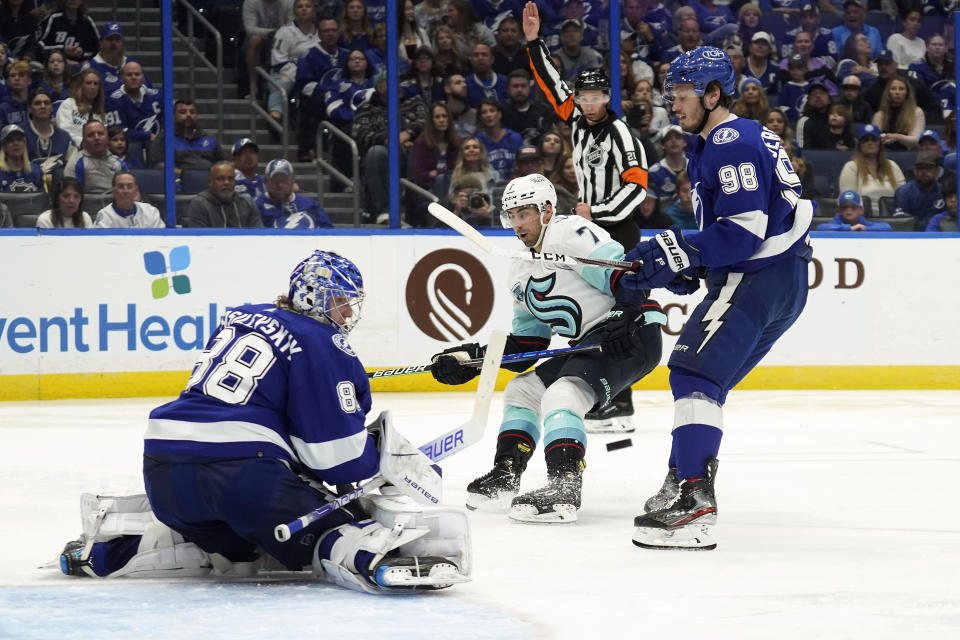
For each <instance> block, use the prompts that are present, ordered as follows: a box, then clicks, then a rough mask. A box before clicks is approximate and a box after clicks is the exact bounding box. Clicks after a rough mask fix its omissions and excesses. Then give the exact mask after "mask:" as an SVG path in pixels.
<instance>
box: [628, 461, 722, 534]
mask: <svg viewBox="0 0 960 640" xmlns="http://www.w3.org/2000/svg"><path fill="white" fill-rule="evenodd" d="M716 476H717V461H716V460H715V459H714V460H711V461H710V462H708V463H707V474H706V477H704V478H690V479H688V480H683V481H682V482H680V485H679V486H680V495H679V497H678V498H677V499H676V500H675V501H674V502H673V503H672V504H671V505H670V506H668V507H665V508H663V509H660V510H659V511H652V512H650V513H647V514H644V515H641V516H637V517H636V518H634V520H633V526H634V527H636V528H635V529H634V533H633V544H635V545H637V546H638V547H642V548H644V549H692V550H704V551H706V550H710V549H716V547H717V543H716V542H715V541H714V539H713V536H712V529H713V526H714V525H715V524H716V523H717V498H716V495H715V494H714V489H713V484H714V481H715V479H716ZM658 495H659V494H658ZM654 498H656V496H654Z"/></svg>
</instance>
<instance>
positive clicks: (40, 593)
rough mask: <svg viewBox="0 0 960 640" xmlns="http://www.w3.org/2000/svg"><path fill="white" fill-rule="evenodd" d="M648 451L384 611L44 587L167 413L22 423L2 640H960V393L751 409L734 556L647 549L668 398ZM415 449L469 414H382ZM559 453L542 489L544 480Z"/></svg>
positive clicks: (20, 410) (453, 499)
mask: <svg viewBox="0 0 960 640" xmlns="http://www.w3.org/2000/svg"><path fill="white" fill-rule="evenodd" d="M634 399H635V404H636V406H637V422H638V424H640V425H641V426H640V428H639V429H638V431H637V433H635V434H632V440H633V446H632V447H629V448H625V449H620V450H616V451H613V452H607V451H606V448H605V447H604V446H603V444H604V443H605V442H607V441H609V440H617V439H622V438H623V437H624V436H622V435H611V436H594V437H592V438H591V442H590V443H589V445H588V451H587V465H588V468H587V471H586V474H585V476H584V496H583V503H584V506H583V508H582V509H581V512H580V521H579V522H578V523H576V524H574V525H564V526H537V525H522V524H514V523H511V522H509V521H508V520H507V518H506V516H505V515H499V514H489V513H471V515H470V518H471V521H472V524H473V540H474V560H475V565H476V570H475V573H474V581H473V582H472V583H469V584H466V585H459V586H456V587H453V588H451V589H448V590H445V591H442V592H436V593H428V594H423V595H418V596H395V597H375V596H366V595H362V594H357V593H352V592H348V591H345V590H342V589H339V588H337V587H333V586H328V585H322V584H316V583H313V582H311V581H310V580H307V579H304V578H303V577H302V576H296V575H295V574H286V575H281V576H279V577H277V578H276V579H272V580H261V581H259V582H257V581H251V580H247V581H233V582H229V581H205V580H189V581H184V582H182V583H171V582H167V583H163V582H159V581H134V580H126V581H125V580H122V579H121V580H115V581H109V580H100V581H94V580H84V579H79V578H67V577H66V576H62V575H61V574H60V573H59V572H58V571H49V570H48V571H42V570H38V569H37V568H36V567H37V565H38V564H41V563H43V562H45V561H49V560H52V559H53V558H54V557H56V555H57V554H58V552H59V551H60V549H61V548H62V546H63V543H64V542H66V541H67V540H69V539H71V538H74V537H76V535H77V534H78V533H79V532H80V522H79V496H80V493H81V492H83V491H93V492H100V493H120V492H139V491H142V486H143V485H142V480H141V477H140V457H139V453H140V447H141V443H140V440H141V437H142V434H143V431H144V427H145V416H146V413H147V412H148V411H149V409H150V408H151V407H153V406H154V405H156V404H159V402H160V401H158V400H111V401H49V402H42V403H32V402H30V403H28V402H23V403H19V402H15V403H0V487H2V491H0V638H18V639H19V638H96V639H101V638H135V639H141V638H207V639H212V638H230V639H244V638H262V637H271V636H272V637H293V636H296V637H301V636H302V637H307V638H329V637H359V638H372V637H375V638H441V637H443V638H445V637H451V638H531V637H542V638H582V639H586V638H594V637H596V638H642V637H649V636H652V635H665V634H670V635H671V636H674V637H675V636H677V635H678V634H689V633H697V634H699V636H700V637H703V638H706V639H709V640H718V639H722V638H831V639H833V638H897V639H899V638H919V637H923V638H924V639H925V640H926V639H931V638H951V639H955V638H957V637H960V577H958V576H960V513H958V509H957V506H956V505H957V501H958V497H957V494H956V493H954V491H955V490H956V487H957V486H958V480H960V437H958V433H957V431H958V429H957V427H958V425H960V393H958V392H918V391H897V392H783V391H763V392H761V391H756V392H747V391H744V392H734V393H732V394H731V396H730V399H729V401H728V403H727V410H726V412H725V424H726V436H725V438H724V443H723V447H722V450H721V456H720V460H721V464H720V469H719V473H718V480H717V491H718V499H719V505H720V524H719V525H718V527H717V529H716V536H717V539H718V542H719V547H718V549H717V550H716V551H711V552H663V551H647V550H641V549H638V548H636V547H634V546H633V545H632V544H631V541H630V535H631V533H632V520H633V516H634V515H636V514H637V513H638V512H639V510H640V509H641V506H642V504H643V501H644V500H645V499H646V498H647V497H648V496H649V495H650V494H652V493H653V492H654V491H655V490H656V489H657V488H658V487H659V483H660V481H661V479H662V477H663V473H664V471H665V460H666V455H667V452H668V449H669V429H670V425H671V424H672V422H673V419H672V404H671V402H670V397H669V394H668V393H666V392H637V393H635V395H634ZM375 400H376V402H377V406H376V407H375V410H380V409H384V408H389V409H391V410H392V411H393V413H394V419H395V423H396V425H397V427H398V429H400V430H401V431H402V432H403V433H404V434H405V435H407V437H409V438H410V439H411V440H412V441H414V442H420V441H425V440H427V439H428V438H429V437H430V436H434V435H436V434H438V433H442V432H444V431H446V430H447V429H449V428H450V427H451V426H452V425H453V424H455V423H457V422H460V421H462V420H464V419H465V418H466V417H467V416H468V415H469V413H470V411H471V404H472V396H471V395H468V394H381V395H379V396H377V397H376V399H375ZM499 402H500V397H499V395H498V396H497V398H496V399H495V401H494V408H493V412H492V414H491V416H492V419H491V421H490V424H489V426H488V430H487V433H486V434H485V437H484V440H483V441H482V442H481V443H479V444H477V445H475V446H474V447H471V448H470V449H468V450H466V451H464V452H463V453H461V454H458V455H456V456H454V457H452V458H449V459H448V460H446V461H445V462H444V463H443V467H444V478H445V483H446V484H445V501H446V502H447V503H448V504H452V505H461V504H462V503H463V500H464V498H465V495H466V494H465V487H466V484H467V482H469V481H470V480H471V479H472V478H474V477H475V476H477V475H480V474H481V473H484V472H485V471H487V470H488V467H489V465H490V462H491V459H492V453H493V451H492V450H493V442H494V438H495V434H496V430H497V422H498V420H497V417H498V415H499V411H500V404H499ZM544 476H545V471H544V467H543V458H542V456H541V455H540V453H539V452H538V453H537V455H536V456H535V458H534V461H533V463H532V464H531V467H530V469H529V471H528V472H527V474H526V475H525V476H524V478H523V487H524V488H525V489H527V488H535V487H536V486H538V485H539V484H540V483H541V482H542V481H543V479H544Z"/></svg>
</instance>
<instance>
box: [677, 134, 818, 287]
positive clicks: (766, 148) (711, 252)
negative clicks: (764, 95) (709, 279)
mask: <svg viewBox="0 0 960 640" xmlns="http://www.w3.org/2000/svg"><path fill="white" fill-rule="evenodd" d="M696 140H697V142H696V143H695V144H694V146H693V149H692V150H691V153H690V161H689V163H688V165H687V171H688V174H689V176H690V184H691V187H690V189H691V192H692V195H693V205H694V212H695V214H696V217H697V224H698V226H699V228H700V231H699V233H689V234H686V235H685V236H684V237H685V238H686V240H687V241H688V242H689V243H690V244H691V245H693V246H694V247H695V248H696V249H698V250H699V251H700V253H701V256H702V260H703V264H704V266H707V267H710V268H711V269H721V270H726V271H738V272H744V273H749V272H753V271H758V270H759V269H762V268H763V267H765V266H767V265H769V264H772V263H774V262H777V261H778V260H781V259H783V258H785V257H787V256H791V255H794V254H795V253H797V252H798V251H800V250H802V249H803V248H804V247H805V245H806V242H807V237H808V232H809V230H810V223H811V222H812V220H813V204H812V203H811V202H810V201H808V200H802V199H801V198H800V195H801V189H800V178H799V177H798V176H797V174H796V172H795V171H794V170H793V166H792V165H791V164H790V159H789V158H788V157H787V152H786V150H784V148H783V146H782V145H781V144H780V137H779V136H778V135H777V134H775V133H774V132H772V131H770V130H769V129H767V128H765V127H764V126H763V125H761V124H759V123H758V122H755V121H753V120H747V119H746V118H737V117H736V116H730V118H729V119H727V120H726V121H724V122H723V123H721V124H719V125H718V126H717V127H716V128H714V130H713V131H711V132H710V135H709V136H708V137H707V139H706V140H704V139H703V138H702V137H700V136H697V139H696Z"/></svg>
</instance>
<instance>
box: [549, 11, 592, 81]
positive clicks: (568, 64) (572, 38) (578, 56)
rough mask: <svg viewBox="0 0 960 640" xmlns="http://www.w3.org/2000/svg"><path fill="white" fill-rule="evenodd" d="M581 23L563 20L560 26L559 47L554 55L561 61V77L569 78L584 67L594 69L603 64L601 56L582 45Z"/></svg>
mask: <svg viewBox="0 0 960 640" xmlns="http://www.w3.org/2000/svg"><path fill="white" fill-rule="evenodd" d="M582 43H583V23H582V22H580V21H579V20H564V21H563V24H562V25H561V26H560V44H561V46H560V49H558V50H557V52H556V56H557V57H558V58H560V60H561V61H562V62H563V79H564V80H570V79H572V78H573V77H574V76H576V75H577V74H578V73H580V72H581V71H583V70H584V69H594V68H596V67H599V66H601V65H602V64H603V56H601V55H600V54H599V53H597V52H596V51H594V50H593V49H591V48H590V47H585V46H583V44H582Z"/></svg>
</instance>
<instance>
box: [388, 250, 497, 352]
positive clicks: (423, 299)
mask: <svg viewBox="0 0 960 640" xmlns="http://www.w3.org/2000/svg"><path fill="white" fill-rule="evenodd" d="M406 299H407V312H408V313H409V314H410V318H411V319H412V320H413V322H414V324H416V325H417V327H418V328H419V329H420V330H421V331H423V332H424V333H425V334H427V335H428V336H430V337H431V338H433V339H434V340H439V341H441V342H453V341H457V342H462V341H464V340H467V339H468V338H469V337H470V336H472V335H474V334H475V333H476V332H477V331H479V330H480V328H481V327H482V326H483V325H484V324H486V322H487V320H488V319H489V318H490V313H491V312H492V311H493V280H492V279H491V278H490V274H489V272H487V268H486V267H485V266H483V263H482V262H480V260H478V259H477V258H476V257H475V256H473V255H472V254H470V253H467V252H466V251H461V250H459V249H439V250H437V251H431V252H430V253H428V254H427V255H425V256H424V257H422V258H420V260H418V261H417V263H416V264H415V265H413V269H411V270H410V275H409V276H408V277H407V288H406Z"/></svg>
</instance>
